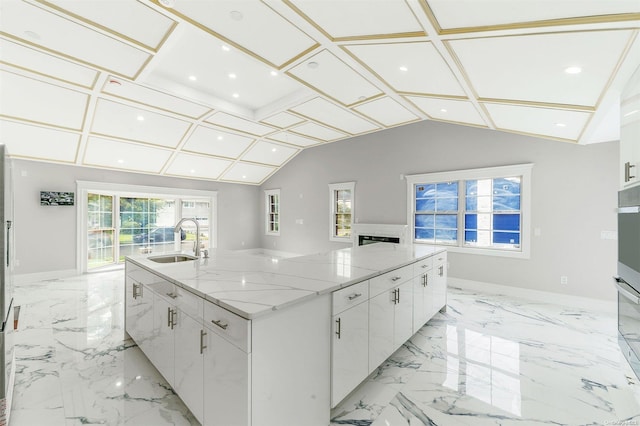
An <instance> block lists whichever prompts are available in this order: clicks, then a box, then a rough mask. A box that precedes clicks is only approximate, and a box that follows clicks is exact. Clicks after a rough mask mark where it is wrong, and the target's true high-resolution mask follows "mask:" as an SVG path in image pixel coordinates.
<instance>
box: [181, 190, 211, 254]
mask: <svg viewBox="0 0 640 426" xmlns="http://www.w3.org/2000/svg"><path fill="white" fill-rule="evenodd" d="M181 207H182V214H181V215H180V217H192V218H195V219H196V220H197V221H198V223H199V224H200V248H201V249H208V248H209V239H210V228H211V227H210V222H211V221H210V217H209V212H210V211H211V203H210V202H209V201H208V200H202V199H200V200H188V199H184V200H182V206H181ZM182 229H183V230H184V231H185V232H186V235H185V236H184V237H185V238H183V239H182V244H181V250H184V251H193V249H194V245H195V242H196V225H195V224H194V223H193V222H191V221H187V222H185V223H183V224H182Z"/></svg>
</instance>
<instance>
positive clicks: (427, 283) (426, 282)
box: [422, 274, 429, 287]
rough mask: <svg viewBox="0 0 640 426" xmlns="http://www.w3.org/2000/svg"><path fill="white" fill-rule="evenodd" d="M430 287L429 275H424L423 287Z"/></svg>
mask: <svg viewBox="0 0 640 426" xmlns="http://www.w3.org/2000/svg"><path fill="white" fill-rule="evenodd" d="M428 285H429V275H428V274H424V275H423V276H422V286H423V287H426V286H428Z"/></svg>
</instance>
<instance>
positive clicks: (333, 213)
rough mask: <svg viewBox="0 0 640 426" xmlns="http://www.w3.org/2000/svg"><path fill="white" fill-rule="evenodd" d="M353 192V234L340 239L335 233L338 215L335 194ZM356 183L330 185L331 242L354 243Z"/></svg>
mask: <svg viewBox="0 0 640 426" xmlns="http://www.w3.org/2000/svg"><path fill="white" fill-rule="evenodd" d="M343 190H347V191H351V223H350V225H351V234H350V235H349V236H348V237H339V236H337V235H336V232H335V227H334V223H335V216H336V214H337V211H336V203H335V201H334V200H335V193H336V191H343ZM355 212H356V183H355V182H342V183H330V184H329V241H336V242H341V243H352V242H353V223H354V220H355V217H356V216H355V215H356V213H355Z"/></svg>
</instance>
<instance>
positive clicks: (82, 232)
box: [76, 180, 218, 274]
mask: <svg viewBox="0 0 640 426" xmlns="http://www.w3.org/2000/svg"><path fill="white" fill-rule="evenodd" d="M76 188H77V193H78V203H77V205H78V208H77V209H76V223H77V224H78V225H77V226H78V230H77V232H76V234H77V235H76V248H77V249H76V270H77V271H78V273H79V274H82V273H86V272H87V216H88V206H87V195H88V194H89V193H99V194H107V195H115V196H116V197H122V196H129V195H131V196H140V195H142V196H148V197H150V198H171V197H173V198H187V199H188V198H190V197H196V198H209V201H210V208H211V209H210V211H209V248H210V249H213V248H216V247H217V246H218V215H217V209H218V192H217V191H204V190H199V189H182V188H169V187H159V186H142V185H127V184H118V183H107V182H91V181H80V180H79V181H76ZM114 201H115V199H114ZM180 207H181V206H180ZM176 209H177V210H176V212H179V211H180V208H179V206H177V205H176ZM115 220H116V218H114V221H115ZM176 223H177V222H176ZM114 238H117V234H116V236H115V237H114Z"/></svg>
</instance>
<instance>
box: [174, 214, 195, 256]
mask: <svg viewBox="0 0 640 426" xmlns="http://www.w3.org/2000/svg"><path fill="white" fill-rule="evenodd" d="M188 220H190V221H192V222H193V223H195V224H196V243H195V247H194V248H193V254H194V255H196V256H197V257H200V224H199V223H198V221H197V220H196V219H195V218H194V217H184V218H182V219H180V222H178V224H177V225H176V227H175V228H174V229H173V232H180V228H181V227H182V224H183V223H184V222H186V221H188Z"/></svg>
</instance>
